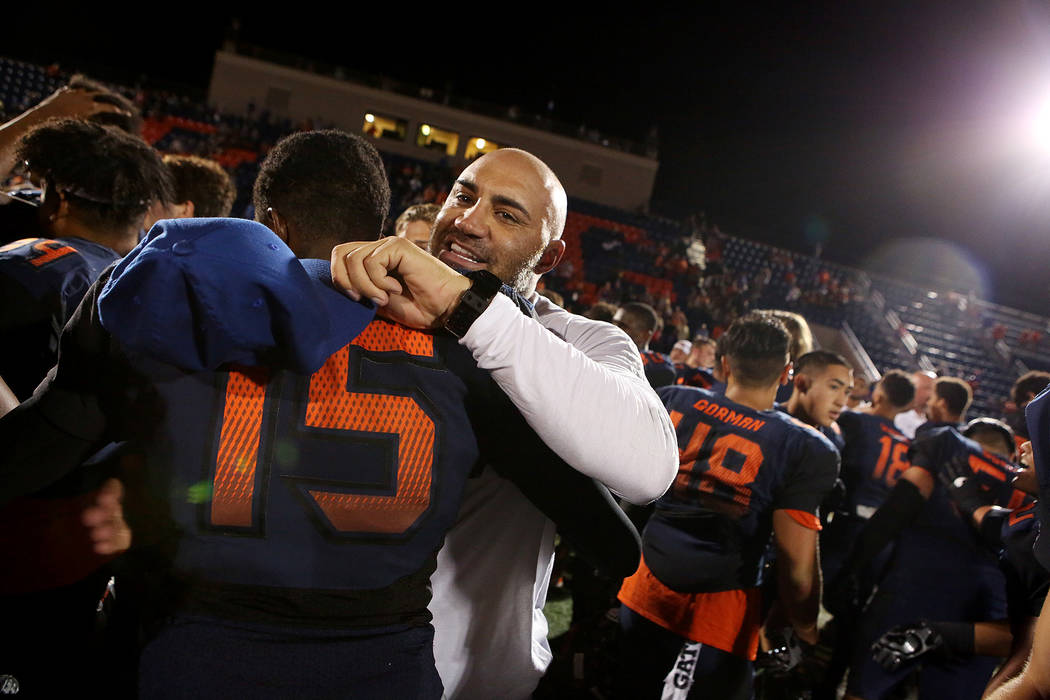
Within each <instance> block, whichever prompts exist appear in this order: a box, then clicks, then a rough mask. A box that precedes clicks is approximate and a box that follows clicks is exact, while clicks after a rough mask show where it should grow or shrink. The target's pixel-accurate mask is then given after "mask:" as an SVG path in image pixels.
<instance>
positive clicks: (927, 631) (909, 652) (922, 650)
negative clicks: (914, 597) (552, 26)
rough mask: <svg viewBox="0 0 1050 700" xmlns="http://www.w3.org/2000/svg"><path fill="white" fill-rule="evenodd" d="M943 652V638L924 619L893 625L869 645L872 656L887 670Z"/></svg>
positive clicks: (894, 669) (893, 669)
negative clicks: (912, 622) (914, 622)
mask: <svg viewBox="0 0 1050 700" xmlns="http://www.w3.org/2000/svg"><path fill="white" fill-rule="evenodd" d="M943 653H944V638H943V637H942V636H941V635H940V633H939V632H937V631H936V630H935V629H933V628H932V627H931V626H930V624H929V623H928V622H925V621H923V622H919V623H917V624H911V625H900V626H898V627H894V628H893V629H891V630H890V631H888V632H886V633H885V634H883V635H882V636H881V637H879V638H878V639H877V640H875V643H874V644H872V645H871V655H872V658H874V659H875V661H877V662H878V663H879V665H880V666H882V667H883V668H884V669H886V670H887V671H896V670H897V669H899V668H901V666H903V665H905V664H910V663H912V662H915V661H917V660H919V659H920V658H922V657H924V656H927V657H929V656H938V655H941V654H943Z"/></svg>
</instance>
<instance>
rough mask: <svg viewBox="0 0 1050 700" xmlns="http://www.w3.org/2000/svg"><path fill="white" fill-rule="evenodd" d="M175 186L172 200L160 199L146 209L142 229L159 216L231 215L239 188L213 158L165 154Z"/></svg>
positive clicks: (180, 217) (161, 217)
mask: <svg viewBox="0 0 1050 700" xmlns="http://www.w3.org/2000/svg"><path fill="white" fill-rule="evenodd" d="M164 165H165V166H167V168H168V172H170V173H171V179H172V184H173V186H174V195H173V200H172V202H170V203H164V202H157V203H155V204H154V205H153V206H151V207H150V208H149V211H148V212H146V218H145V219H144V220H143V222H142V229H143V230H144V231H149V230H150V228H152V227H153V224H155V223H156V222H157V221H158V220H159V219H185V218H189V217H194V216H198V217H217V216H229V215H230V211H231V210H232V209H233V201H234V200H235V199H236V198H237V188H236V187H235V186H234V184H233V180H232V179H231V178H230V175H229V173H227V172H226V169H225V168H223V167H222V166H221V165H219V164H218V163H216V162H215V161H214V160H210V159H208V158H201V157H199V156H177V155H166V156H164Z"/></svg>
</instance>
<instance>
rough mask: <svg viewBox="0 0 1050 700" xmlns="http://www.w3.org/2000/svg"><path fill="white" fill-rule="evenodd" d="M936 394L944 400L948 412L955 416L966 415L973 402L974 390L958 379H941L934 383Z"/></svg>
mask: <svg viewBox="0 0 1050 700" xmlns="http://www.w3.org/2000/svg"><path fill="white" fill-rule="evenodd" d="M933 391H934V394H935V395H936V396H937V398H939V399H944V403H945V404H946V405H947V406H948V411H949V412H950V413H951V414H952V415H954V416H961V415H963V414H964V413H966V409H968V408H969V407H970V403H971V402H972V401H973V389H971V388H970V385H969V384H967V383H966V382H964V381H963V380H961V379H959V378H958V377H941V378H940V379H938V380H937V381H936V382H934V383H933Z"/></svg>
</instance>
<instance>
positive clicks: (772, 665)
mask: <svg viewBox="0 0 1050 700" xmlns="http://www.w3.org/2000/svg"><path fill="white" fill-rule="evenodd" d="M766 638H767V639H768V640H769V644H770V647H769V651H763V652H761V653H759V655H758V658H757V659H755V668H756V669H764V670H766V671H771V672H773V673H787V672H788V671H790V670H791V669H793V668H795V667H796V666H798V664H799V662H800V661H802V657H803V656H804V655H805V653H806V652H807V651H808V650H809V647H811V646H812V645H811V644H806V643H805V642H803V641H802V640H801V639H799V638H798V635H797V634H795V630H794V629H792V628H791V627H782V628H780V629H774V630H768V631H767V634H766Z"/></svg>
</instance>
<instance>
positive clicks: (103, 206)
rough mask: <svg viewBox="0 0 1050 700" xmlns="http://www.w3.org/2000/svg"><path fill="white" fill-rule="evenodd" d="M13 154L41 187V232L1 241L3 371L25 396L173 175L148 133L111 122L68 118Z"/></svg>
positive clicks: (166, 198) (166, 196) (164, 195)
mask: <svg viewBox="0 0 1050 700" xmlns="http://www.w3.org/2000/svg"><path fill="white" fill-rule="evenodd" d="M17 157H18V158H19V159H21V160H22V161H24V162H26V163H28V165H29V169H30V172H31V174H32V176H33V178H34V179H36V180H37V181H39V182H40V184H41V186H42V187H43V199H42V201H41V204H40V208H39V211H38V215H39V218H40V226H41V229H42V230H43V231H44V232H45V234H46V237H44V238H41V237H31V238H22V239H21V240H16V241H14V242H12V243H9V244H7V245H5V246H3V247H2V248H0V376H2V377H3V378H4V380H5V381H6V382H7V384H8V385H9V386H10V387H11V389H12V390H13V391H14V392H15V394H16V395H17V396H18V397H19V399H25V398H27V397H28V396H29V395H30V394H31V393H33V389H35V388H36V385H37V384H38V383H39V382H40V380H41V379H43V378H44V375H45V374H46V373H47V370H49V369H50V368H51V366H52V365H54V364H55V359H56V357H57V355H56V351H57V349H58V334H59V332H60V331H61V330H62V326H64V325H65V323H66V320H67V319H68V318H69V317H70V315H71V314H72V313H73V310H74V309H75V308H76V307H77V304H78V303H79V302H80V298H81V297H82V296H83V295H84V293H85V292H86V291H87V288H88V287H89V286H91V283H92V282H94V281H95V278H96V277H98V275H99V273H101V272H102V270H103V269H105V268H106V266H107V265H109V264H110V263H112V262H113V261H114V260H116V259H118V258H119V257H120V256H121V255H124V254H125V253H127V252H128V251H129V250H131V249H132V248H134V247H135V245H136V244H137V243H138V236H139V224H140V223H141V222H142V216H143V214H144V213H145V212H146V209H147V207H149V206H150V204H151V203H152V202H154V201H160V202H170V201H171V200H172V183H171V176H170V175H169V174H168V171H167V169H166V168H165V166H164V164H163V163H162V162H161V159H160V155H159V154H158V153H156V152H155V151H154V150H153V149H152V148H150V147H149V146H148V145H147V144H146V143H145V142H143V141H141V140H140V139H137V138H134V137H132V136H129V135H127V134H125V133H124V132H122V131H119V130H118V129H116V128H114V127H107V126H100V125H98V124H94V123H91V122H86V121H78V120H74V119H67V120H62V121H57V122H49V123H46V124H44V125H42V126H40V127H37V128H36V129H35V130H33V131H31V132H29V134H27V135H26V136H25V138H23V139H22V141H21V142H20V144H19V146H18V151H17Z"/></svg>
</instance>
